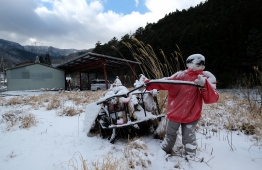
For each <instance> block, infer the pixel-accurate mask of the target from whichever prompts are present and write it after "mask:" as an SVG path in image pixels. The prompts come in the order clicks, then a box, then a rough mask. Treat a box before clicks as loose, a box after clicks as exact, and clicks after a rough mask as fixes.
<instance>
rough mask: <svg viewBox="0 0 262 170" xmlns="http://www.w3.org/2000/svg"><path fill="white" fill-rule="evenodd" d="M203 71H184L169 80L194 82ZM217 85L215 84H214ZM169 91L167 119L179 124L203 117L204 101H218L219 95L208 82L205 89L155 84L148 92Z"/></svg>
mask: <svg viewBox="0 0 262 170" xmlns="http://www.w3.org/2000/svg"><path fill="white" fill-rule="evenodd" d="M202 73H203V71H202V70H200V71H193V70H190V69H188V70H184V71H180V72H177V73H176V74H174V75H173V76H171V77H168V78H167V80H183V81H192V82H194V81H195V80H196V79H197V77H198V75H199V74H202ZM214 83H215V82H214ZM153 89H158V90H168V108H167V118H168V119H169V120H172V121H175V122H179V123H190V122H193V121H195V120H197V119H199V118H200V117H201V111H202V104H203V101H204V103H206V104H211V103H215V102H217V101H218V98H219V94H218V93H217V92H216V90H215V89H213V88H212V87H211V85H210V83H209V82H208V81H207V80H206V82H205V85H204V88H203V89H201V88H197V87H195V86H187V85H174V84H164V83H156V84H155V83H153V84H149V85H148V86H147V90H153Z"/></svg>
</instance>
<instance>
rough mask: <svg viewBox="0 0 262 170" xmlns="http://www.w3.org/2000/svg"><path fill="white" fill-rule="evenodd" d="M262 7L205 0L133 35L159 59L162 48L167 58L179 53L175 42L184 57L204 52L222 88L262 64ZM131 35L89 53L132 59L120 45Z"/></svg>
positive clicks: (246, 1) (247, 0)
mask: <svg viewBox="0 0 262 170" xmlns="http://www.w3.org/2000/svg"><path fill="white" fill-rule="evenodd" d="M261 11H262V1H261V0H208V1H206V2H205V3H201V4H199V5H198V6H196V7H195V8H189V9H187V10H182V11H178V10H177V11H174V12H172V13H169V14H167V15H166V16H165V17H164V18H163V19H161V20H159V21H158V22H157V23H148V24H147V25H146V26H145V27H144V28H143V27H140V28H138V29H137V30H136V32H135V33H134V34H133V35H132V36H134V37H135V38H137V39H138V40H140V41H142V42H144V43H145V44H150V45H151V46H152V48H153V49H154V51H155V52H156V53H157V55H158V57H160V58H161V55H160V54H159V50H160V49H162V50H163V51H164V53H165V54H166V56H167V57H169V56H171V53H174V51H178V49H177V47H176V46H178V47H179V49H180V51H181V54H182V56H183V58H184V60H185V59H186V58H187V57H188V56H189V55H190V54H193V53H201V54H203V55H204V56H205V57H206V70H209V71H211V72H213V73H214V74H215V75H216V77H217V80H218V87H220V88H224V87H229V86H232V85H235V84H236V81H237V80H239V79H240V78H241V77H242V76H243V74H249V73H252V72H253V66H258V68H261V67H262V12H261ZM130 37H131V35H128V34H127V35H123V37H122V38H121V40H117V39H116V38H115V37H114V38H112V40H110V41H109V42H108V43H105V44H103V45H102V44H101V43H100V42H97V44H96V48H95V49H94V51H93V52H96V53H101V54H106V55H112V56H117V57H121V55H120V54H119V53H121V54H122V55H123V56H125V58H127V59H132V56H131V52H130V51H129V50H128V48H127V47H125V45H123V44H122V43H121V41H128V42H130V41H131V40H130ZM112 45H113V46H114V47H116V49H117V50H115V49H112V48H111V46H112ZM160 60H161V59H160ZM181 68H183V67H182V65H181Z"/></svg>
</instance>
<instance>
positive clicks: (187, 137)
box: [161, 120, 198, 155]
mask: <svg viewBox="0 0 262 170" xmlns="http://www.w3.org/2000/svg"><path fill="white" fill-rule="evenodd" d="M197 122H198V120H196V121H194V122H191V123H178V122H173V121H171V120H168V121H167V126H166V135H165V138H164V141H163V142H162V143H161V148H162V149H163V150H164V151H165V152H166V153H171V151H172V148H173V147H174V145H175V142H176V138H177V131H178V129H179V127H180V125H181V128H182V143H183V145H184V148H185V152H186V154H187V155H195V154H196V149H197V143H196V132H195V129H196V125H197Z"/></svg>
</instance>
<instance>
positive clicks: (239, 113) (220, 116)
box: [199, 93, 262, 143]
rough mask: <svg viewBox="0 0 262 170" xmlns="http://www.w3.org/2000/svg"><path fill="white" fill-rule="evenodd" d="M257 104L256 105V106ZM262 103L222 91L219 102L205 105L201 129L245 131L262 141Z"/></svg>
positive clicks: (205, 131) (204, 131)
mask: <svg viewBox="0 0 262 170" xmlns="http://www.w3.org/2000/svg"><path fill="white" fill-rule="evenodd" d="M254 106H256V107H254ZM260 111H261V110H260V105H259V104H258V103H255V102H252V105H251V106H250V103H249V101H247V100H245V99H241V98H236V97H234V96H233V95H230V94H227V93H221V94H220V99H219V101H218V102H217V103H215V104H212V105H204V107H203V113H202V119H201V121H200V125H201V126H202V128H201V127H199V129H201V130H203V129H206V130H203V133H207V129H208V130H211V131H212V132H218V131H219V130H220V129H224V128H225V129H228V130H230V131H239V132H243V133H244V134H246V135H253V138H254V139H255V140H257V142H260V143H261V142H262V134H261V130H262V116H261V114H260Z"/></svg>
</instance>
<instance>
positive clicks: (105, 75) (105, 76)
mask: <svg viewBox="0 0 262 170" xmlns="http://www.w3.org/2000/svg"><path fill="white" fill-rule="evenodd" d="M103 66H104V79H105V82H106V90H108V82H107V74H106V62H104V63H103Z"/></svg>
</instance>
